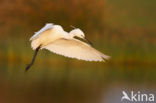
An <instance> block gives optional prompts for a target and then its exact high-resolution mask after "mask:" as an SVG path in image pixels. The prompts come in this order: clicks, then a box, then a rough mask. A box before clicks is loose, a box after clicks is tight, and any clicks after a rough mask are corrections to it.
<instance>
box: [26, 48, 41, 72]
mask: <svg viewBox="0 0 156 103" xmlns="http://www.w3.org/2000/svg"><path fill="white" fill-rule="evenodd" d="M40 48H41V46H39V47H37V48H36V50H35V53H34V56H33V58H32V61H31V63H30V64H28V66H27V67H26V69H25V72H26V71H28V70H29V68H30V67H31V66H32V65H33V63H34V61H35V58H36V56H37V53H38V51H39V49H40Z"/></svg>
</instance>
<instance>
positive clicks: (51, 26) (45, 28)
mask: <svg viewBox="0 0 156 103" xmlns="http://www.w3.org/2000/svg"><path fill="white" fill-rule="evenodd" d="M53 27H54V24H52V23H47V24H46V25H45V26H44V27H43V28H42V29H41V30H39V31H38V32H35V34H34V35H33V36H32V37H31V38H30V40H33V39H35V38H37V37H38V36H39V35H40V34H41V33H43V32H44V31H46V30H48V29H52V28H53Z"/></svg>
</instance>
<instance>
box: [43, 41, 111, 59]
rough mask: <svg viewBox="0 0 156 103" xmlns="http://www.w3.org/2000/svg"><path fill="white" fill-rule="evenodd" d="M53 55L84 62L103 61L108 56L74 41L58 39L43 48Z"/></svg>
mask: <svg viewBox="0 0 156 103" xmlns="http://www.w3.org/2000/svg"><path fill="white" fill-rule="evenodd" d="M43 48H45V49H48V50H50V51H51V52H53V53H56V54H60V55H63V56H66V57H70V58H77V59H80V60H86V61H104V60H103V59H109V56H106V55H104V54H102V53H101V52H99V51H97V50H96V49H94V48H92V47H91V46H90V45H88V44H86V43H83V42H81V41H79V40H76V39H64V38H61V39H58V40H55V41H54V42H51V43H50V44H49V45H47V46H45V47H43Z"/></svg>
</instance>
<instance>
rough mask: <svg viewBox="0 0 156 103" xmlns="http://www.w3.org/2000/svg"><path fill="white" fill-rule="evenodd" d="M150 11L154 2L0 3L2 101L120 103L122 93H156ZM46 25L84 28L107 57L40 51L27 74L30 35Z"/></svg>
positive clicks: (155, 41)
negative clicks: (75, 56) (103, 59)
mask: <svg viewBox="0 0 156 103" xmlns="http://www.w3.org/2000/svg"><path fill="white" fill-rule="evenodd" d="M155 10H156V1H155V0H148V1H147V0H0V103H28V102H29V103H52V102H53V103H123V102H122V101H121V97H122V91H123V90H124V91H127V92H128V93H130V91H132V90H133V91H135V92H137V91H140V92H141V93H153V94H155V95H156V68H155V67H156V29H155V27H156V13H154V12H155ZM45 23H55V24H59V25H62V26H63V28H64V29H65V30H66V31H70V30H71V29H72V28H71V27H70V25H73V26H75V27H78V28H80V29H82V30H83V31H84V32H85V34H86V37H87V38H88V39H89V40H90V41H92V43H93V44H94V47H95V48H97V49H98V50H100V51H101V52H103V53H105V54H107V55H110V56H111V57H112V58H111V60H110V61H108V62H106V63H99V62H86V61H79V60H76V59H70V58H65V57H63V56H59V55H55V54H53V53H51V52H49V51H47V50H41V51H40V52H39V54H38V56H37V58H36V61H35V64H34V65H33V67H32V68H31V69H30V71H28V72H27V73H25V72H24V70H25V67H26V66H27V64H28V63H29V62H30V61H31V59H32V56H33V50H32V49H31V46H30V42H29V38H30V37H31V36H32V35H33V34H34V32H36V31H38V30H39V29H41V28H42V27H43V26H44V25H45Z"/></svg>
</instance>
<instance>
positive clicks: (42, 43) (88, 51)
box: [25, 23, 110, 71]
mask: <svg viewBox="0 0 156 103" xmlns="http://www.w3.org/2000/svg"><path fill="white" fill-rule="evenodd" d="M30 41H31V47H32V49H33V50H35V53H34V56H33V59H32V61H31V63H30V64H29V65H28V66H27V67H26V69H25V71H27V70H28V69H29V68H30V67H31V66H32V65H33V63H34V61H35V58H36V55H37V53H38V51H39V50H41V49H47V50H49V51H51V52H53V53H56V54H59V55H63V56H65V57H70V58H76V59H79V60H85V61H105V60H108V59H109V58H110V57H109V56H107V55H105V54H103V53H101V52H100V51H98V50H96V49H94V48H93V47H92V44H91V42H90V41H89V40H88V39H86V37H85V34H84V32H83V31H82V30H81V29H79V28H75V27H74V29H73V30H71V31H70V32H66V31H64V30H63V28H62V26H60V25H54V24H53V23H47V24H46V25H45V26H44V27H43V28H41V30H39V31H38V32H35V34H34V35H33V36H32V37H31V38H30Z"/></svg>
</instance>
